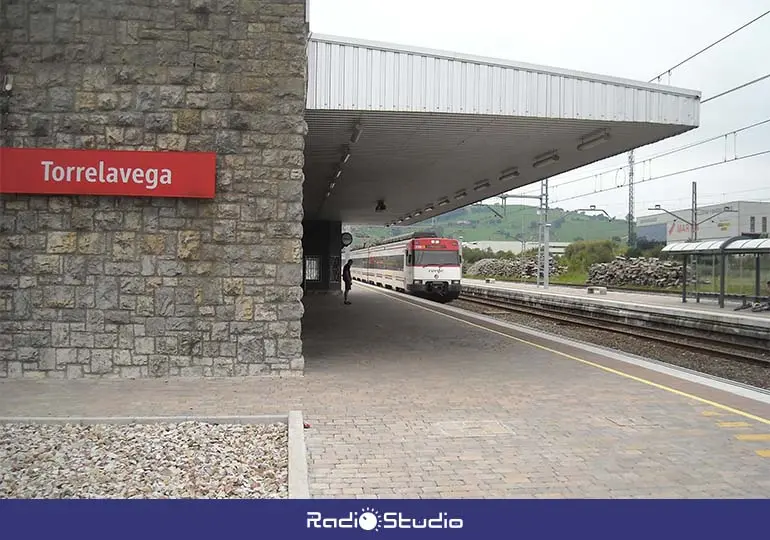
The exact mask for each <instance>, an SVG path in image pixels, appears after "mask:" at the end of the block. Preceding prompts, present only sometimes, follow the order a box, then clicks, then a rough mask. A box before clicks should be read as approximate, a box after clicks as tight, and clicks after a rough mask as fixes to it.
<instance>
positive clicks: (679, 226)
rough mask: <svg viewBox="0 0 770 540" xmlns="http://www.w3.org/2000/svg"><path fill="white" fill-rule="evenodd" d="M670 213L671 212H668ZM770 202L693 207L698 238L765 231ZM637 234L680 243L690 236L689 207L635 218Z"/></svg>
mask: <svg viewBox="0 0 770 540" xmlns="http://www.w3.org/2000/svg"><path fill="white" fill-rule="evenodd" d="M672 214H673V215H672ZM768 218H770V203H765V202H752V201H733V202H727V203H722V204H712V205H709V206H703V207H700V208H698V209H697V218H696V223H699V224H700V225H699V226H698V228H697V233H698V240H718V239H721V238H732V237H733V236H738V235H740V234H743V233H759V234H767V232H768V229H767V227H768V225H767V221H768ZM636 223H637V227H636V231H637V236H638V238H639V239H647V240H650V241H654V242H666V243H672V242H684V241H687V240H690V239H692V232H691V227H690V224H691V223H692V209H691V208H684V209H681V210H677V211H671V213H667V212H660V213H658V214H653V215H650V216H644V217H640V218H638V219H637V221H636Z"/></svg>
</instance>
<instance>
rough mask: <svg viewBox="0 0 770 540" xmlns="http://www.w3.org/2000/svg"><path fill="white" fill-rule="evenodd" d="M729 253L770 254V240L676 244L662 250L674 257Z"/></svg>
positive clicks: (753, 239) (754, 239)
mask: <svg viewBox="0 0 770 540" xmlns="http://www.w3.org/2000/svg"><path fill="white" fill-rule="evenodd" d="M722 251H725V252H727V253H735V254H737V253H770V238H750V239H745V240H735V239H729V238H728V239H724V240H709V241H705V242H675V243H673V244H668V245H666V246H664V247H663V249H661V252H666V253H670V254H672V255H705V254H716V253H721V252H722Z"/></svg>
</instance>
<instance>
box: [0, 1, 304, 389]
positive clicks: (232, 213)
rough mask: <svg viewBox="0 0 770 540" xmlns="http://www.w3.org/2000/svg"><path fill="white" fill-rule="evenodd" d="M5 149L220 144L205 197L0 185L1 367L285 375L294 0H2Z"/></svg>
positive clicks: (295, 176)
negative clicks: (49, 192) (11, 189)
mask: <svg viewBox="0 0 770 540" xmlns="http://www.w3.org/2000/svg"><path fill="white" fill-rule="evenodd" d="M0 6H2V7H0V9H1V10H2V13H0V24H2V25H3V27H2V28H0V36H1V38H0V45H2V46H3V51H2V56H1V57H0V74H2V73H10V74H12V75H13V89H12V90H11V92H10V93H6V94H0V100H1V101H0V105H3V106H4V108H3V114H2V122H3V125H2V126H0V136H2V137H3V140H2V145H3V146H11V147H49V148H98V149H136V150H185V151H215V152H216V153H217V194H216V198H215V199H214V200H190V199H184V200H183V199H161V198H153V199H151V198H115V197H84V196H68V197H62V196H59V197H45V196H19V195H0V377H59V378H62V377H68V378H71V377H147V376H149V377H166V376H239V375H252V374H269V373H279V374H284V373H295V372H301V370H302V369H303V363H304V362H303V357H302V344H301V340H300V330H301V328H300V327H301V316H302V303H301V279H302V266H301V260H302V247H301V238H302V214H303V212H302V179H303V176H302V166H303V159H304V158H303V151H304V135H305V133H306V131H307V127H306V124H305V122H304V118H303V115H304V105H305V90H306V79H305V78H306V64H307V59H306V49H305V45H306V39H307V23H306V21H305V2H304V0H285V1H281V0H163V1H157V0H71V1H57V0H5V1H4V2H2V3H1V4H0Z"/></svg>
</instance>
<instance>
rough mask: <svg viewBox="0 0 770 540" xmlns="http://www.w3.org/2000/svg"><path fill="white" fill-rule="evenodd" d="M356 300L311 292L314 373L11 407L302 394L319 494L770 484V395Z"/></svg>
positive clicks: (262, 404)
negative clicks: (736, 391)
mask: <svg viewBox="0 0 770 540" xmlns="http://www.w3.org/2000/svg"><path fill="white" fill-rule="evenodd" d="M351 300H352V302H353V303H352V305H349V306H345V305H343V304H342V299H341V298H338V297H336V296H312V297H308V298H307V299H306V303H307V312H306V316H305V321H304V329H303V333H304V342H305V350H304V354H305V358H306V374H305V376H304V377H296V378H285V379H278V378H273V379H268V378H241V379H169V380H161V379H158V380H147V379H145V380H98V381H81V380H71V381H53V380H42V381H33V380H3V381H0V416H19V415H30V416H41V415H53V416H62V415H67V414H70V415H79V416H105V415H120V416H126V415H191V414H201V415H215V414H222V415H253V414H281V413H285V412H286V411H288V410H294V409H301V410H302V411H303V414H304V417H305V421H306V422H309V423H310V424H311V427H310V428H309V429H307V430H306V432H305V434H306V436H307V446H308V452H309V473H310V495H311V496H312V497H391V498H393V497H407V498H411V497H506V498H510V497H767V496H770V421H765V420H764V419H767V418H770V406H768V405H767V403H753V402H750V400H747V399H744V398H736V397H735V396H730V395H728V394H727V393H724V392H719V391H716V390H714V389H711V388H706V387H702V386H700V385H698V384H694V383H683V382H681V381H674V380H667V379H666V378H665V377H664V376H663V375H661V374H660V373H657V374H656V373H651V372H650V373H648V372H647V371H646V370H644V369H642V368H639V367H635V368H633V369H632V368H629V369H627V370H626V371H627V372H628V373H629V374H630V375H633V376H634V377H639V378H645V377H648V378H649V380H650V381H651V382H654V383H656V384H670V385H671V386H672V390H671V391H669V390H665V389H661V388H660V387H656V386H653V385H651V384H646V383H644V382H639V381H638V380H632V379H630V378H628V377H627V376H623V375H619V374H617V373H613V372H609V371H607V370H606V369H603V368H601V367H597V366H600V365H607V366H609V367H608V368H607V369H616V370H624V369H626V368H625V367H624V366H622V365H621V364H620V363H618V362H614V363H612V361H610V360H607V359H605V358H602V356H601V354H596V353H588V352H586V351H581V350H579V349H575V348H574V347H571V346H568V345H565V344H554V343H550V342H548V341H545V340H543V339H538V338H533V337H532V336H531V335H526V334H523V333H522V334H517V333H516V332H514V331H510V332H508V331H502V330H500V329H498V332H499V333H494V332H490V331H489V330H485V329H483V328H481V327H479V326H474V325H477V324H478V322H473V321H472V320H471V319H468V320H469V321H470V322H472V324H473V325H471V324H468V322H463V321H462V320H460V319H462V318H463V317H461V316H459V315H458V314H457V313H453V312H450V311H446V310H444V314H443V315H442V314H439V313H437V312H435V311H432V308H428V307H427V304H425V303H420V304H419V305H415V304H412V303H409V302H406V301H405V300H406V298H405V297H404V296H402V295H398V296H391V295H388V294H383V293H381V292H375V291H373V290H372V289H371V288H369V287H365V286H362V285H360V284H357V283H356V284H354V289H353V292H352V294H351ZM503 334H506V335H503ZM543 347H546V348H543ZM586 362H592V364H588V363H586ZM668 379H672V378H671V377H669V378H668ZM674 390H676V391H674ZM677 392H685V393H688V394H697V395H700V396H704V399H706V400H707V402H705V403H704V402H702V401H698V400H695V399H692V398H690V397H687V396H686V395H682V394H680V393H677ZM712 401H713V402H718V404H725V405H726V406H728V407H734V408H736V409H740V410H746V411H748V412H749V413H750V414H751V415H752V416H750V417H747V416H742V415H741V414H738V413H735V412H731V410H729V409H726V408H724V407H720V406H713V405H712V404H711V402H712Z"/></svg>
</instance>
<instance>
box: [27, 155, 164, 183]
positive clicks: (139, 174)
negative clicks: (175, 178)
mask: <svg viewBox="0 0 770 540" xmlns="http://www.w3.org/2000/svg"><path fill="white" fill-rule="evenodd" d="M40 164H41V165H42V166H43V179H44V180H45V181H46V182H51V181H54V182H90V183H92V184H95V183H97V182H99V183H102V184H104V183H107V184H118V183H120V182H122V183H124V184H127V183H129V182H133V183H135V184H144V186H145V187H146V188H147V189H155V188H156V187H158V184H164V185H171V169H142V168H139V167H136V168H132V167H106V166H105V165H104V161H99V164H98V166H96V167H93V166H91V167H88V166H74V165H67V166H62V165H56V164H55V163H54V162H53V161H41V162H40Z"/></svg>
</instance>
